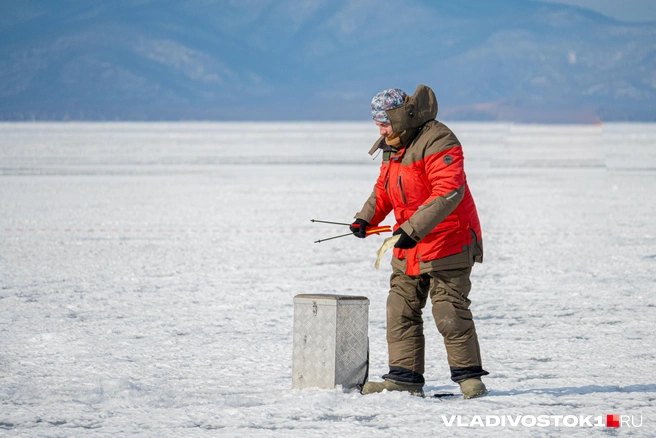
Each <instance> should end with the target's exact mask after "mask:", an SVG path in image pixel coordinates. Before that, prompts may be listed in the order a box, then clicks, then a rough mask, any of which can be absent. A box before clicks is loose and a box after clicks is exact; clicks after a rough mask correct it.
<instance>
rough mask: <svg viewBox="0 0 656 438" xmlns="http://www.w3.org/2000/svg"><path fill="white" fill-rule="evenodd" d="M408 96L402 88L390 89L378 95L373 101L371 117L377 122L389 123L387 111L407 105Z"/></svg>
mask: <svg viewBox="0 0 656 438" xmlns="http://www.w3.org/2000/svg"><path fill="white" fill-rule="evenodd" d="M406 97H407V94H405V92H404V91H403V90H401V89H400V88H390V89H388V90H383V91H381V92H380V93H378V94H376V95H375V96H374V98H373V99H372V100H371V115H372V117H373V119H374V121H376V122H380V123H389V122H390V119H389V117H387V114H386V113H385V111H387V110H391V109H394V108H397V107H399V106H401V105H403V104H404V103H405V98H406Z"/></svg>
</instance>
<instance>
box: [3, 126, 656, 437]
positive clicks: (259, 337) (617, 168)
mask: <svg viewBox="0 0 656 438" xmlns="http://www.w3.org/2000/svg"><path fill="white" fill-rule="evenodd" d="M449 125H450V126H451V128H452V129H453V130H454V131H455V133H456V134H457V135H458V137H459V138H460V140H461V141H462V143H463V146H464V151H465V156H466V170H467V174H468V179H469V183H470V186H471V190H472V193H473V194H474V198H475V199H476V202H477V205H478V210H479V215H480V217H481V221H482V226H483V237H484V242H485V252H486V253H485V263H483V264H482V265H476V266H475V268H474V271H473V290H472V292H471V298H472V301H473V305H472V309H473V313H474V317H475V321H476V324H477V329H478V334H479V339H480V344H481V349H482V354H483V361H484V367H485V368H486V369H487V370H488V371H489V372H490V376H488V377H487V378H486V379H485V382H486V384H487V385H488V388H489V389H490V394H489V396H487V397H484V398H481V399H476V400H462V399H461V398H458V399H452V400H446V401H441V400H438V399H435V398H431V397H430V396H431V394H433V393H436V392H443V391H447V392H458V390H457V386H456V385H455V384H454V383H452V382H451V381H450V379H449V369H448V365H447V363H446V358H445V352H444V347H443V344H442V340H441V337H440V335H439V333H438V332H437V330H436V328H435V326H434V323H433V321H432V316H431V313H430V312H425V319H426V324H425V331H426V338H427V339H426V341H427V363H426V379H427V384H426V387H425V389H426V390H427V395H428V397H427V398H425V399H419V398H415V397H412V396H409V395H407V394H402V393H385V394H376V395H370V396H362V395H360V394H357V393H354V392H344V391H342V390H340V389H335V390H316V389H315V390H303V391H300V390H292V389H291V356H292V325H293V321H292V319H293V303H292V299H293V296H294V295H296V294H300V293H329V294H350V295H366V296H368V297H369V298H370V300H371V306H370V312H369V318H370V326H369V336H370V339H371V369H370V376H371V379H372V380H377V379H380V376H381V375H382V374H384V373H385V372H386V371H387V369H386V363H387V350H386V342H385V299H386V294H387V289H388V279H389V273H390V269H391V268H390V267H389V258H390V255H389V254H387V255H386V258H385V260H384V261H383V264H382V267H381V270H380V271H376V270H375V269H374V268H373V263H374V261H375V258H376V250H377V249H378V247H379V246H380V244H381V242H382V240H383V237H384V236H374V237H370V238H368V239H365V240H361V239H354V238H344V239H337V240H333V241H329V242H324V243H320V244H314V243H313V242H314V240H317V239H319V238H323V237H329V236H331V235H335V234H340V233H343V232H344V229H343V227H339V226H333V225H322V224H316V223H315V224H313V223H311V222H310V219H325V220H334V221H343V222H349V221H350V220H351V218H352V216H353V214H354V213H355V212H356V211H358V210H359V209H360V207H361V206H362V203H363V202H364V201H365V199H366V198H367V196H368V195H369V193H370V191H371V188H372V187H373V183H374V180H375V177H376V175H377V172H378V166H379V163H380V158H377V159H376V160H372V159H371V157H369V156H368V155H367V150H368V149H369V147H370V146H371V144H372V143H373V141H374V140H375V139H376V138H377V130H376V127H375V126H374V125H373V124H370V123H340V124H335V123H295V124H294V123H287V124H282V123H281V124H266V123H230V124H228V123H226V124H222V123H152V124H140V123H125V124H120V123H106V124H103V123H97V124H93V123H60V124H56V123H54V124H47V123H44V124H41V123H26V124H12V123H4V124H0V194H1V202H0V211H1V212H2V215H1V219H0V248H1V250H0V272H1V277H0V436H45V437H55V436H110V435H138V436H158V437H160V436H181V437H195V436H228V437H229V436H239V437H244V436H262V437H287V436H460V435H466V436H483V435H485V436H494V435H496V436H500V435H502V434H503V435H504V436H558V435H561V434H567V435H568V436H599V435H606V434H609V435H616V434H617V435H620V436H623V435H626V436H654V435H656V426H655V424H654V422H655V421H656V371H655V369H654V365H655V363H656V360H655V359H656V341H655V340H654V332H655V331H656V293H655V292H656V225H655V221H654V217H655V216H656V125H654V124H606V125H604V126H561V125H550V126H542V125H514V124H501V123H479V124H476V123H451V124H449ZM385 224H390V225H391V224H392V216H390V217H389V218H388V219H387V221H385ZM607 414H619V415H629V416H633V417H632V418H634V419H635V421H636V422H637V421H638V420H640V418H641V419H642V427H640V428H629V427H627V426H626V425H624V426H622V427H621V428H619V429H607V428H605V427H602V428H600V427H564V426H562V425H561V426H555V425H554V424H553V421H552V422H551V424H550V426H549V427H544V428H540V427H533V428H527V427H523V426H508V425H506V426H505V427H503V426H497V427H489V428H483V427H478V426H474V427H457V426H455V425H454V426H451V427H448V426H447V425H445V424H444V421H443V419H442V417H441V416H442V415H444V416H446V417H447V419H448V418H450V417H451V416H452V415H461V416H462V417H461V418H462V419H463V422H467V423H468V422H469V421H471V420H472V419H473V418H474V417H475V416H481V417H483V418H485V416H491V415H510V416H516V415H524V416H531V415H533V416H538V415H553V416H558V415H560V416H564V415H575V416H577V417H578V416H587V415H591V416H593V417H596V416H603V420H604V423H605V419H606V417H605V416H606V415H607Z"/></svg>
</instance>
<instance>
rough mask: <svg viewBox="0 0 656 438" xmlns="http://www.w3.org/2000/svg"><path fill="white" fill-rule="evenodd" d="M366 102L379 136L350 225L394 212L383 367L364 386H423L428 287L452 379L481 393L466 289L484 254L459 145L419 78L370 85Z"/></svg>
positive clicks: (359, 232)
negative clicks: (375, 167)
mask: <svg viewBox="0 0 656 438" xmlns="http://www.w3.org/2000/svg"><path fill="white" fill-rule="evenodd" d="M371 111H372V115H373V119H374V121H375V122H376V125H377V126H378V127H379V130H380V135H381V137H380V138H379V139H378V140H377V141H376V143H375V144H374V146H373V147H372V148H371V150H370V151H369V154H370V155H372V154H373V153H374V152H376V151H377V150H379V149H380V150H381V151H382V155H383V163H382V165H381V168H380V175H379V177H378V180H377V181H376V184H375V186H374V190H373V193H372V194H371V196H370V197H369V199H368V200H367V202H365V204H364V206H363V208H362V210H361V211H360V212H359V213H357V214H356V215H355V219H356V220H355V222H354V223H353V224H352V225H351V231H353V232H354V234H355V236H356V237H360V238H364V237H366V228H367V227H370V226H377V225H378V224H379V223H380V222H381V221H383V220H384V219H385V217H386V216H387V215H388V214H389V213H390V212H391V211H392V210H393V211H394V216H395V218H396V222H397V224H396V226H395V227H394V229H395V231H394V234H395V235H399V236H400V237H399V240H398V241H397V242H396V244H395V245H394V255H393V257H392V269H393V272H392V276H391V278H390V292H389V295H388V298H387V343H388V350H389V373H388V374H386V375H384V376H383V379H384V381H383V382H367V383H366V384H365V385H364V386H363V388H362V393H363V394H371V393H375V392H382V391H383V390H385V389H387V390H388V391H408V392H410V393H412V394H415V395H421V396H423V386H424V375H423V374H424V344H425V341H424V334H423V320H422V316H421V315H422V308H423V307H424V306H425V305H426V300H427V298H428V297H430V299H431V302H432V312H433V316H434V318H435V323H436V325H437V329H438V330H439V332H440V333H441V334H442V336H443V337H444V345H445V346H446V352H447V359H448V362H449V366H450V368H451V379H452V380H453V381H454V382H457V383H459V384H460V388H461V390H462V392H463V395H464V398H473V397H480V396H482V395H485V394H486V393H487V391H486V388H485V385H484V384H483V382H482V381H481V376H484V375H487V374H489V373H488V372H487V371H485V370H483V367H482V362H481V354H480V350H479V345H478V338H477V336H476V328H475V327H474V322H473V320H472V313H471V311H470V310H469V305H470V303H471V302H470V301H469V299H468V298H467V295H468V294H469V291H470V289H471V283H470V280H469V275H470V273H471V268H472V266H473V264H474V262H479V263H480V262H482V261H483V242H482V238H481V226H480V223H479V220H478V214H477V212H476V205H475V204H474V199H473V198H472V195H471V193H470V191H469V187H468V185H467V178H466V176H465V171H464V156H463V152H462V147H461V145H460V142H459V141H458V139H457V138H456V136H455V135H454V134H453V132H451V130H450V129H449V128H447V127H446V126H445V125H444V124H442V123H440V122H438V121H436V120H435V117H436V116H437V100H436V98H435V94H434V93H433V91H432V90H431V89H430V88H428V87H427V86H425V85H420V86H419V87H417V90H416V91H415V94H414V95H412V96H407V95H406V93H404V92H403V91H402V90H400V89H389V90H384V91H381V92H380V93H378V94H377V95H376V96H375V97H374V98H373V100H372V102H371Z"/></svg>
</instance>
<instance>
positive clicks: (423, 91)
mask: <svg viewBox="0 0 656 438" xmlns="http://www.w3.org/2000/svg"><path fill="white" fill-rule="evenodd" d="M386 113H387V116H388V117H389V119H390V122H391V124H392V131H393V132H402V131H409V130H412V129H413V128H419V127H420V126H422V125H423V124H424V123H426V122H428V121H430V120H434V119H435V117H437V98H436V97H435V93H433V90H431V89H430V88H429V87H427V86H426V85H419V86H418V87H417V89H416V90H415V94H413V95H412V96H410V99H408V102H406V103H405V104H403V105H401V106H400V107H397V108H394V109H391V110H387V111H386Z"/></svg>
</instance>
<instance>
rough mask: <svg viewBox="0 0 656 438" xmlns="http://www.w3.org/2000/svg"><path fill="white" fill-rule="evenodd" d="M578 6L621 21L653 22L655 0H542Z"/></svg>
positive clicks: (655, 7)
mask: <svg viewBox="0 0 656 438" xmlns="http://www.w3.org/2000/svg"><path fill="white" fill-rule="evenodd" d="M542 1H547V2H552V3H564V4H567V5H574V6H580V7H582V8H586V9H591V10H593V11H596V12H600V13H602V14H604V15H608V16H609V17H613V18H616V19H618V20H623V21H655V22H656V0H542Z"/></svg>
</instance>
